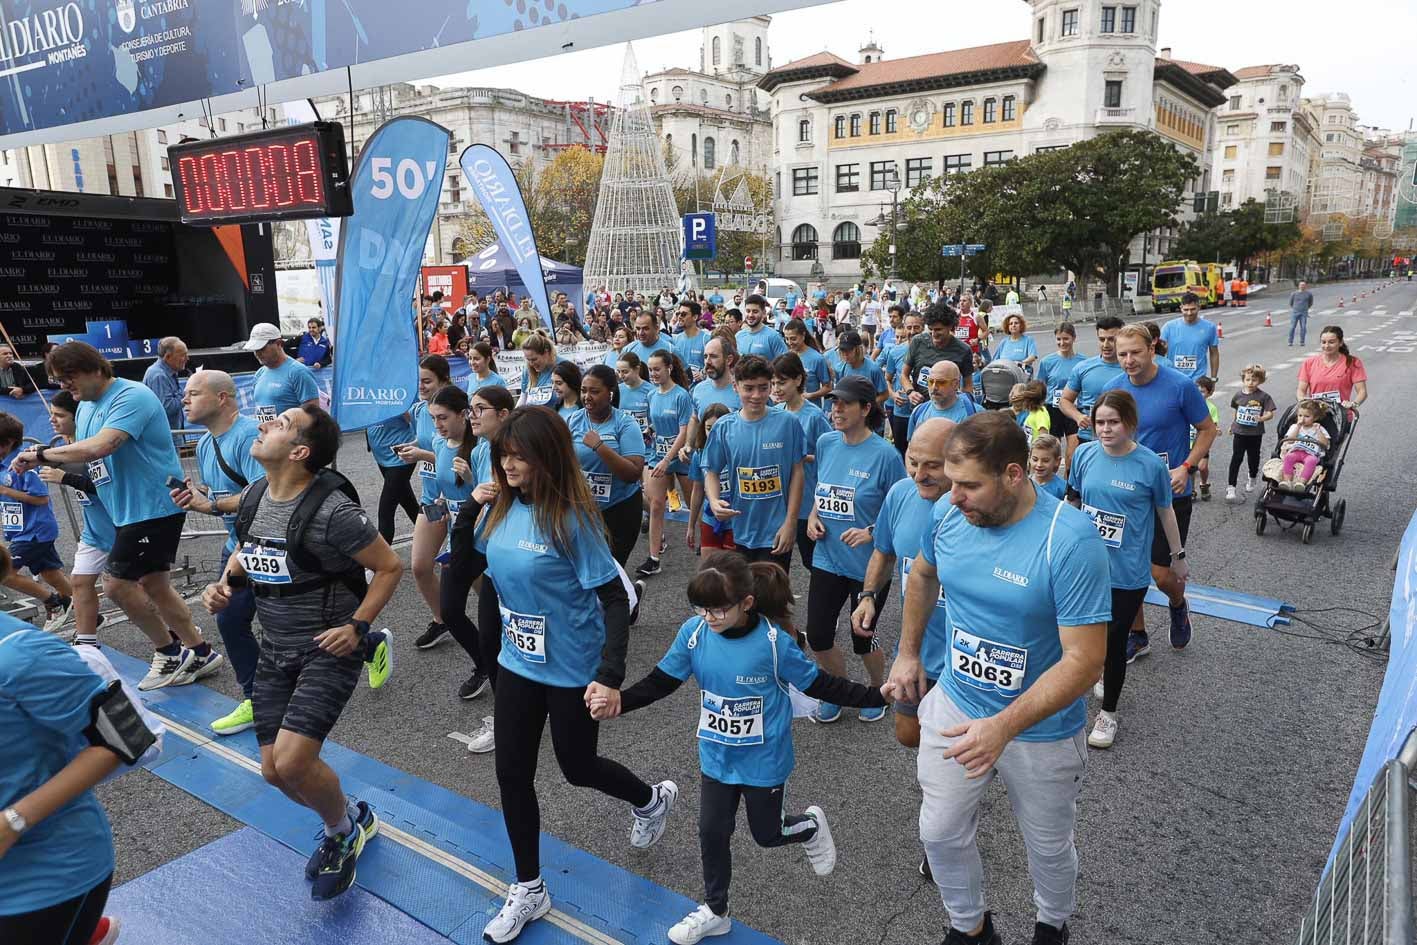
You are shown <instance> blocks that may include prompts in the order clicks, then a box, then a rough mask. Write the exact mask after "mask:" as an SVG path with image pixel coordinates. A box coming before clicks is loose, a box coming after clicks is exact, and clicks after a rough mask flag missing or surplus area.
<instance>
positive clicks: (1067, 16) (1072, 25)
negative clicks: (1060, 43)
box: [1063, 10, 1078, 36]
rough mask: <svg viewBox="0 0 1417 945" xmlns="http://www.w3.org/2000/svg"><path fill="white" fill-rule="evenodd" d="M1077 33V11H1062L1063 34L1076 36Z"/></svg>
mask: <svg viewBox="0 0 1417 945" xmlns="http://www.w3.org/2000/svg"><path fill="white" fill-rule="evenodd" d="M1077 34H1078V11H1077V10H1064V11H1063V35H1064V36H1076V35H1077Z"/></svg>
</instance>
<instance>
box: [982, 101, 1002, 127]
mask: <svg viewBox="0 0 1417 945" xmlns="http://www.w3.org/2000/svg"><path fill="white" fill-rule="evenodd" d="M998 117H999V116H998V102H996V101H995V100H994V99H992V98H986V99H985V100H984V124H986V125H992V124H993V123H994V119H996V118H998Z"/></svg>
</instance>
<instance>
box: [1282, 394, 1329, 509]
mask: <svg viewBox="0 0 1417 945" xmlns="http://www.w3.org/2000/svg"><path fill="white" fill-rule="evenodd" d="M1327 415H1328V408H1327V407H1326V406H1325V405H1324V403H1323V402H1322V401H1319V400H1305V401H1301V402H1300V403H1299V407H1298V410H1297V416H1296V418H1295V421H1294V423H1292V424H1290V426H1289V430H1288V432H1286V433H1285V434H1284V439H1283V440H1282V441H1281V443H1280V450H1281V452H1283V451H1284V449H1285V448H1286V447H1287V448H1288V452H1285V453H1284V466H1283V468H1282V472H1281V475H1280V477H1279V482H1278V485H1277V488H1278V489H1279V490H1280V491H1281V492H1298V493H1303V492H1307V491H1308V488H1309V483H1311V482H1312V481H1313V479H1314V473H1315V471H1317V469H1318V468H1319V463H1320V462H1321V461H1322V460H1323V458H1324V454H1325V453H1327V452H1328V448H1329V446H1330V440H1329V435H1328V431H1327V430H1326V429H1324V426H1323V421H1324V418H1325V417H1326V416H1327Z"/></svg>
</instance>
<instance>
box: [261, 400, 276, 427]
mask: <svg viewBox="0 0 1417 945" xmlns="http://www.w3.org/2000/svg"><path fill="white" fill-rule="evenodd" d="M275 418H276V408H275V406H274V405H272V404H257V405H256V422H257V423H269V422H270V421H272V420H274V419H275Z"/></svg>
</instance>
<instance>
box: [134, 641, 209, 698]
mask: <svg viewBox="0 0 1417 945" xmlns="http://www.w3.org/2000/svg"><path fill="white" fill-rule="evenodd" d="M196 658H197V654H196V653H193V652H192V651H191V650H189V649H187V648H186V647H183V648H181V649H180V650H178V651H177V653H176V654H175V655H172V656H169V655H167V654H166V653H157V652H154V653H153V661H152V665H151V666H149V667H148V674H147V675H146V676H144V677H143V679H142V682H140V683H138V689H139V690H141V691H142V692H149V691H151V690H153V689H161V688H162V687H163V686H170V685H172V683H173V682H174V681H175V680H176V679H177V677H178V675H179V674H180V673H181V672H182V670H184V669H186V667H187V664H188V663H190V662H191V661H192V660H194V659H196Z"/></svg>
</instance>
